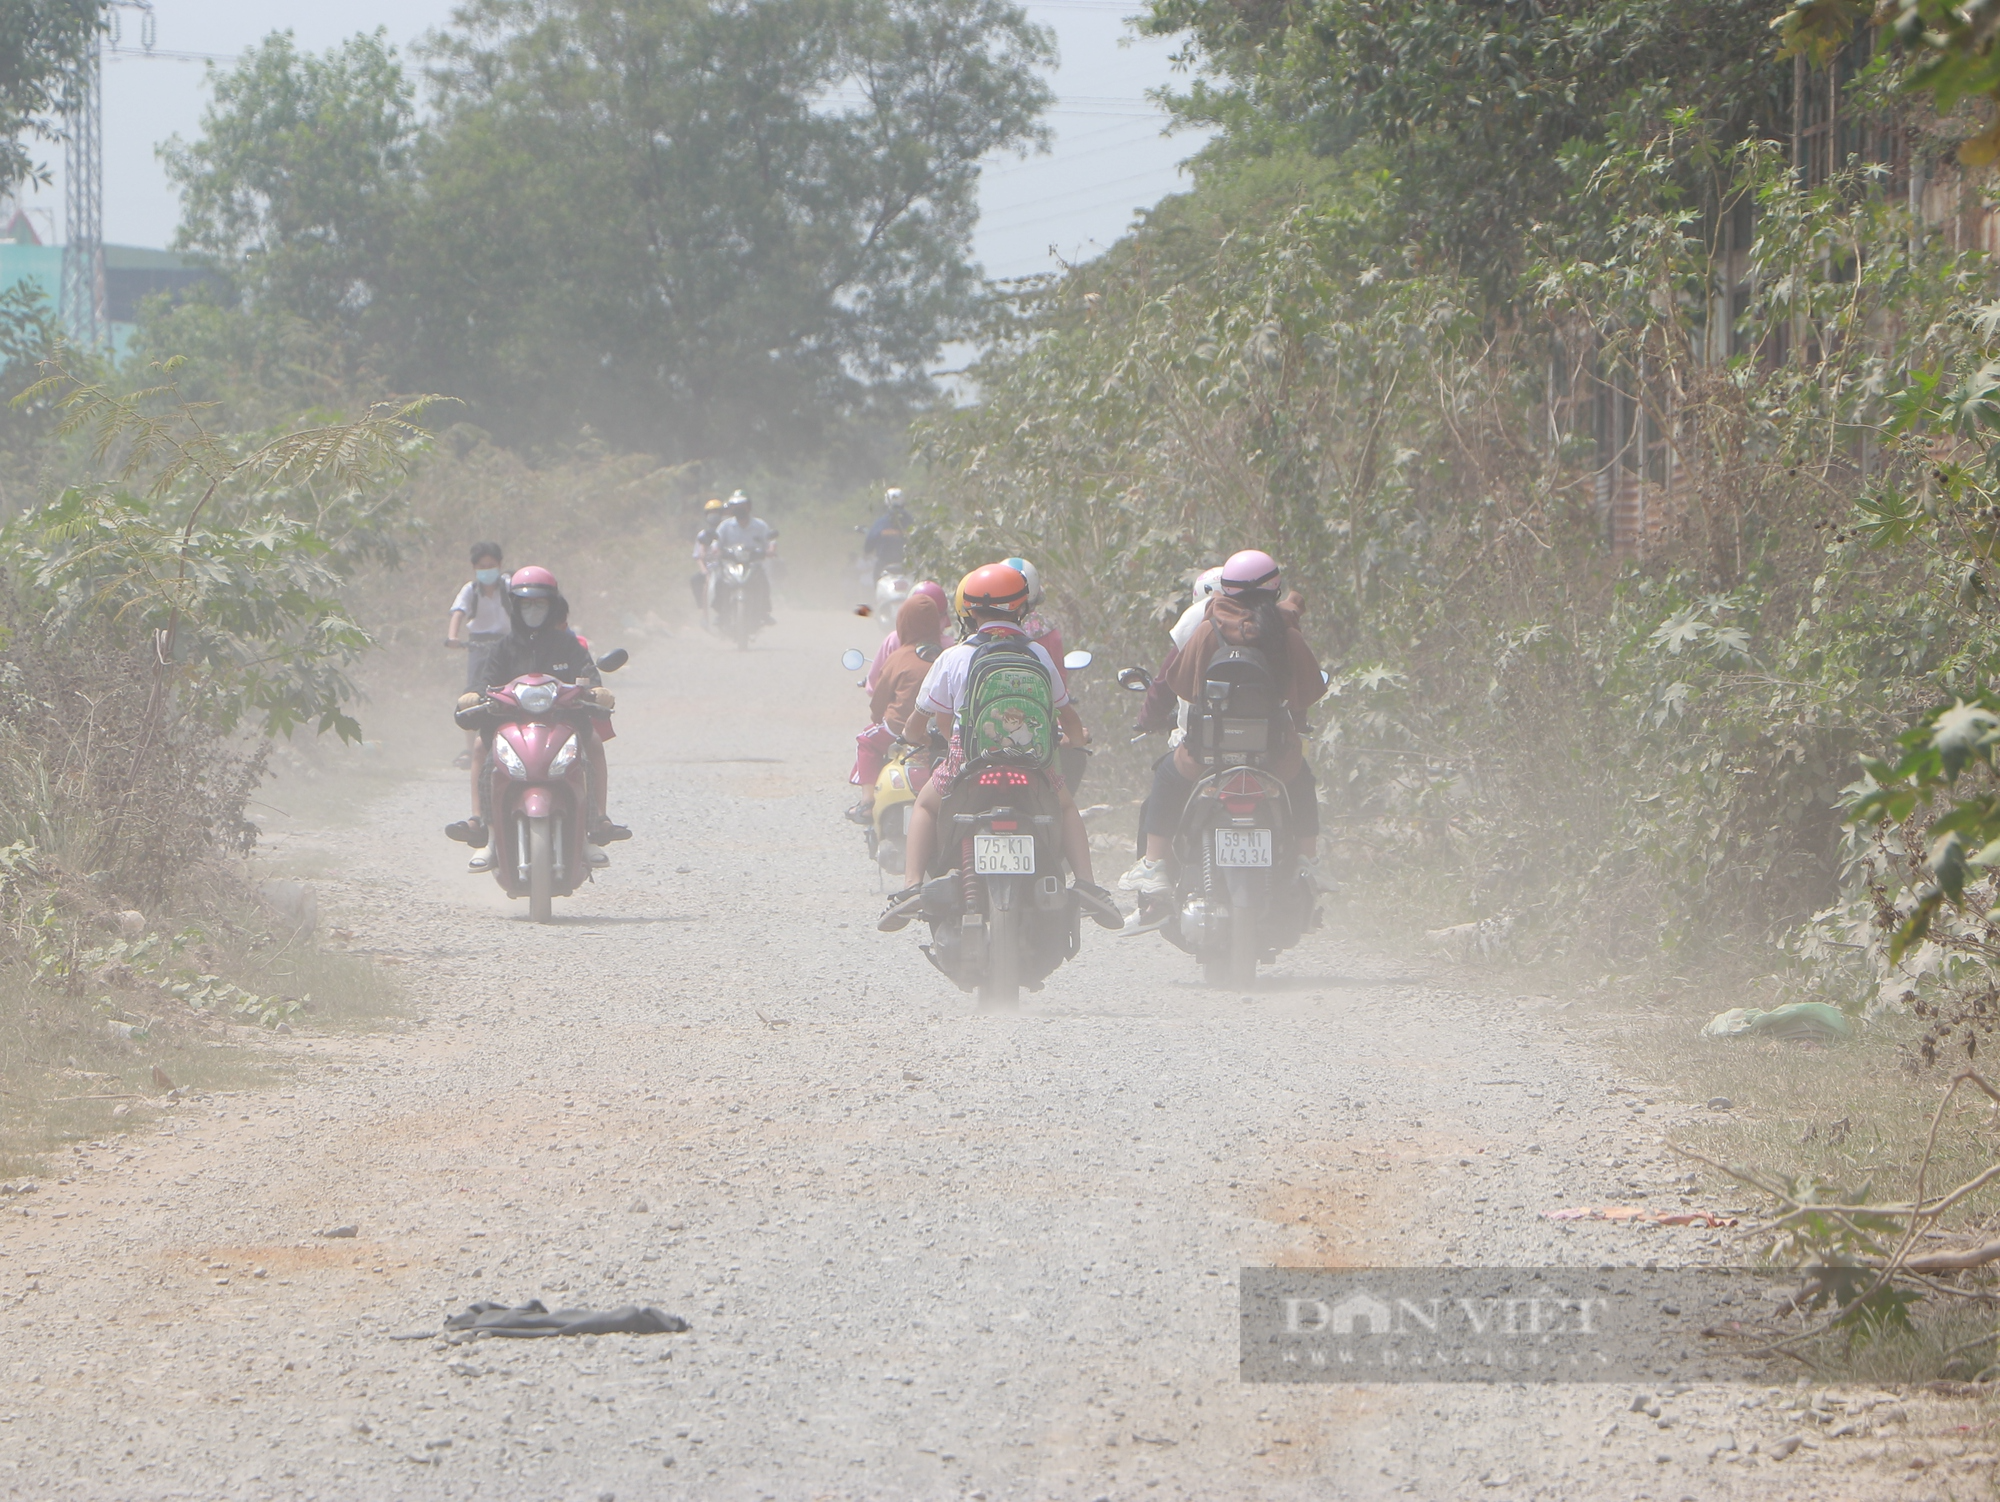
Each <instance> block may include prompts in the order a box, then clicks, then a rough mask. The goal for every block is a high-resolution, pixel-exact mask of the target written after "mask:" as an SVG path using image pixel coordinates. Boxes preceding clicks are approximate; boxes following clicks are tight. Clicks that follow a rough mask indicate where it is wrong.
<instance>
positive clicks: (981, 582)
mask: <svg viewBox="0 0 2000 1502" xmlns="http://www.w3.org/2000/svg"><path fill="white" fill-rule="evenodd" d="M1028 594H1029V590H1028V580H1027V578H1026V576H1025V575H1023V574H1022V572H1021V571H1020V570H1019V569H1017V568H1015V567H1014V566H1013V565H1012V564H1008V563H989V564H987V565H985V566H984V567H983V568H976V569H974V570H973V571H972V572H971V573H969V574H967V575H966V576H965V577H964V578H963V579H961V580H959V581H958V595H957V598H956V599H955V600H953V602H952V603H953V605H955V606H956V607H957V614H958V617H959V620H960V621H961V622H964V621H965V620H966V617H968V616H969V615H971V613H972V612H973V611H975V610H991V611H996V612H998V613H999V614H1001V615H1004V616H1006V617H1007V618H1008V619H1009V620H1015V621H1018V620H1020V619H1021V617H1022V616H1024V615H1026V614H1027V613H1028Z"/></svg>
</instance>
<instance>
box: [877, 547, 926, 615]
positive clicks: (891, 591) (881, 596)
mask: <svg viewBox="0 0 2000 1502" xmlns="http://www.w3.org/2000/svg"><path fill="white" fill-rule="evenodd" d="M915 584H916V581H915V580H914V579H912V578H911V577H910V576H909V574H908V573H906V572H905V571H904V569H903V566H902V564H900V563H891V564H884V565H883V567H882V571H881V572H880V573H878V574H877V575H876V576H875V619H876V620H878V621H881V622H883V623H884V624H885V625H888V626H891V627H893V626H894V625H895V624H896V612H897V611H898V610H900V609H902V608H903V602H904V601H905V600H907V599H909V597H910V590H911V589H912V588H914V587H915Z"/></svg>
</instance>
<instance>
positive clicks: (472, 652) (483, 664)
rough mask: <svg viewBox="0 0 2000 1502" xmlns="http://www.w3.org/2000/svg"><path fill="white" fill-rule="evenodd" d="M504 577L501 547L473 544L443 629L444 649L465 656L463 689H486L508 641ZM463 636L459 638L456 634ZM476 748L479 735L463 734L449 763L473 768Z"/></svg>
mask: <svg viewBox="0 0 2000 1502" xmlns="http://www.w3.org/2000/svg"><path fill="white" fill-rule="evenodd" d="M506 580H507V576H506V575H505V574H504V573H502V572H501V568H500V544H499V543H497V542H475V543H474V544H473V545H472V578H471V579H470V580H469V581H468V582H467V584H466V586H465V588H463V589H461V590H460V591H459V592H458V598H457V599H455V600H453V601H452V602H451V619H450V621H449V622H447V623H446V625H445V628H444V644H445V645H446V646H447V647H459V646H462V647H464V648H465V649H466V653H465V686H466V687H467V688H468V689H481V688H484V687H486V678H485V676H484V675H485V672H486V669H487V666H488V664H489V663H490V662H491V660H492V657H493V653H494V651H495V649H496V648H498V646H499V645H500V643H501V642H503V641H505V640H506V639H507V633H508V631H509V630H510V629H511V627H512V622H511V621H510V620H509V618H508V615H507V594H506ZM460 631H464V632H465V635H464V636H460V635H459V632H460ZM478 749H479V732H478V731H476V730H468V731H466V732H465V749H464V750H463V751H461V752H459V753H458V759H457V760H456V761H454V762H453V763H452V765H453V766H455V767H469V766H471V765H472V753H473V752H474V751H476V750H478Z"/></svg>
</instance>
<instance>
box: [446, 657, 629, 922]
mask: <svg viewBox="0 0 2000 1502" xmlns="http://www.w3.org/2000/svg"><path fill="white" fill-rule="evenodd" d="M627 659H628V654H627V653H626V651H625V649H624V648H623V647H620V648H618V649H617V650H616V651H614V652H607V653H606V654H605V655H604V656H603V657H600V658H599V659H598V660H597V670H598V671H599V672H601V673H611V672H616V671H617V670H618V669H619V668H621V667H623V666H624V665H625V663H626V661H627ZM589 691H590V685H588V684H571V683H564V682H563V681H562V680H561V679H559V678H551V677H548V676H547V675H545V674H541V673H529V674H526V675H524V676H523V677H520V678H516V679H515V680H514V681H513V682H512V683H510V684H508V685H507V686H506V687H505V688H496V689H492V690H490V691H488V693H487V695H486V699H485V701H484V702H483V703H481V704H479V705H477V706H475V707H474V708H472V709H469V710H466V711H463V712H462V713H461V715H460V716H459V723H460V724H461V725H464V726H465V727H466V728H467V729H483V728H486V727H489V726H490V727H491V728H492V730H493V751H492V755H491V756H489V757H488V758H487V762H486V797H485V804H486V827H487V829H488V830H489V831H491V833H490V834H489V835H488V836H487V838H489V839H490V840H492V841H493V842H494V850H493V878H494V880H496V881H498V882H499V883H500V887H501V890H502V891H504V892H505V893H506V894H507V895H508V896H509V897H526V898H527V899H528V916H529V918H530V919H532V920H533V921H534V922H536V923H547V922H548V921H549V919H550V917H551V916H552V913H553V908H554V902H555V899H556V898H558V897H567V896H569V895H570V894H571V893H573V892H575V891H576V889H577V888H578V887H580V886H582V885H583V884H584V883H585V882H587V881H589V880H590V863H589V860H588V859H587V857H586V853H585V850H584V836H585V834H586V833H587V831H588V827H589V823H590V807H591V801H590V786H589V777H590V770H589V758H588V757H586V756H585V755H584V749H583V743H582V741H581V740H579V739H578V737H577V732H576V728H575V724H574V721H575V720H576V719H577V718H578V717H580V716H582V715H585V714H590V713H594V712H595V711H594V710H593V708H592V706H591V704H590V703H589V701H588V700H587V699H586V698H585V697H584V696H585V695H586V694H587V693H588V692H589Z"/></svg>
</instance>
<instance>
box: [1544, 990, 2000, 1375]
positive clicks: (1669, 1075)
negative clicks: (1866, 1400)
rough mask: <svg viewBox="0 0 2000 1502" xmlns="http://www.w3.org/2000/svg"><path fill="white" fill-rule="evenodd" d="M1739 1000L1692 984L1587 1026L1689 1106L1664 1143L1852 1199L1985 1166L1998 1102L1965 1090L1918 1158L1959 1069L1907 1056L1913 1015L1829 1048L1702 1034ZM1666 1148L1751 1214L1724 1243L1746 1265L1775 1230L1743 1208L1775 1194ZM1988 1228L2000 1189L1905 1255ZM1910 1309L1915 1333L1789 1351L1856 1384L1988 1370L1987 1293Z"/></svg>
mask: <svg viewBox="0 0 2000 1502" xmlns="http://www.w3.org/2000/svg"><path fill="white" fill-rule="evenodd" d="M1744 1000H1745V998H1740V997H1739V998H1736V999H1734V1000H1733V1001H1732V1000H1729V999H1721V1000H1718V999H1716V998H1714V997H1705V998H1701V999H1699V1000H1697V998H1696V997H1694V996H1692V995H1690V996H1687V997H1683V998H1678V999H1675V1000H1672V1001H1660V1000H1655V1001H1650V1002H1643V1003H1642V1002H1636V1001H1632V1000H1629V999H1628V1000H1626V1001H1622V1002H1621V1001H1617V1000H1611V1001H1605V1002H1603V1003H1601V1004H1600V1009H1599V1012H1598V1014H1597V1016H1596V1018H1595V1021H1594V1024H1592V1023H1586V1024H1584V1025H1585V1026H1586V1027H1587V1028H1589V1029H1590V1030H1592V1031H1594V1032H1595V1033H1597V1035H1598V1038H1599V1041H1600V1042H1601V1043H1602V1044H1603V1046H1604V1047H1605V1048H1606V1049H1607V1051H1608V1052H1609V1053H1610V1054H1611V1056H1612V1057H1613V1059H1614V1060H1615V1061H1616V1063H1617V1065H1618V1067H1619V1068H1620V1069H1621V1070H1623V1071H1625V1072H1626V1075H1627V1079H1628V1080H1629V1081H1630V1082H1632V1083H1634V1084H1636V1085H1640V1086H1643V1087H1644V1088H1646V1089H1647V1090H1648V1093H1649V1094H1651V1095H1652V1096H1653V1098H1654V1099H1655V1100H1657V1101H1659V1102H1661V1103H1662V1104H1666V1103H1667V1102H1682V1103H1685V1104H1686V1105H1687V1106H1688V1107H1691V1108H1692V1109H1691V1110H1687V1111H1684V1112H1683V1113H1682V1114H1680V1115H1679V1116H1671V1115H1670V1116H1669V1117H1668V1119H1667V1121H1666V1123H1665V1126H1664V1132H1663V1135H1664V1137H1665V1139H1666V1142H1667V1143H1668V1144H1670V1145H1679V1146H1681V1147H1685V1148H1688V1149H1690V1150H1692V1151H1693V1152H1695V1153H1698V1154H1699V1155H1700V1156H1701V1157H1702V1158H1706V1159H1710V1160H1712V1161H1713V1162H1714V1163H1717V1164H1721V1165H1725V1166H1728V1167H1737V1168H1747V1169H1754V1170H1756V1171H1758V1172H1759V1173H1760V1174H1762V1175H1764V1176H1766V1177H1767V1178H1768V1177H1778V1178H1783V1179H1789V1180H1793V1181H1795V1182H1796V1181H1799V1180H1802V1179H1805V1178H1807V1177H1810V1178H1812V1179H1814V1180H1817V1181H1818V1182H1819V1183H1821V1184H1823V1185H1827V1186H1832V1187H1837V1188H1838V1190H1839V1191H1840V1198H1841V1199H1843V1200H1845V1201H1847V1202H1849V1203H1854V1202H1857V1201H1858V1199H1859V1197H1860V1196H1862V1195H1864V1194H1865V1195H1866V1198H1867V1201H1868V1202H1871V1203H1881V1202H1885V1201H1889V1202H1894V1201H1907V1200H1909V1199H1911V1198H1912V1197H1913V1196H1914V1195H1915V1193H1916V1191H1917V1188H1918V1174H1919V1171H1920V1169H1922V1170H1923V1187H1924V1191H1925V1193H1926V1194H1927V1195H1929V1196H1935V1195H1937V1194H1939V1193H1941V1192H1943V1191H1945V1190H1947V1189H1949V1188H1951V1187H1952V1186H1954V1185H1956V1184H1960V1183H1963V1182H1964V1181H1966V1180H1968V1179H1970V1178H1972V1177H1973V1176H1974V1175H1976V1174H1978V1173H1979V1172H1981V1171H1983V1170H1984V1169H1986V1168H1988V1167H1990V1166H1991V1165H1992V1163H1993V1162H1994V1155H1995V1152H1996V1149H2000V1112H1996V1110H1995V1109H1994V1107H1993V1105H1992V1104H1991V1103H1990V1102H1988V1101H1987V1100H1986V1099H1984V1098H1983V1097H1981V1096H1978V1095H1977V1094H1975V1093H1974V1092H1971V1091H1961V1092H1960V1093H1959V1095H1958V1096H1957V1097H1956V1098H1954V1100H1953V1101H1952V1103H1951V1105H1950V1107H1949V1108H1948V1109H1947V1111H1946V1112H1945V1115H1944V1117H1943V1120H1942V1123H1941V1125H1940V1129H1939V1132H1938V1138H1937V1145H1936V1149H1935V1151H1934V1152H1933V1153H1932V1154H1931V1156H1930V1159H1929V1164H1928V1167H1927V1168H1924V1162H1923V1153H1924V1143H1925V1137H1926V1134H1927V1133H1928V1131H1929V1128H1930V1124H1931V1119H1932V1117H1933V1115H1934V1114H1935V1112H1936V1111H1937V1108H1938V1103H1939V1101H1940V1099H1941V1098H1942V1097H1943V1096H1944V1094H1945V1092H1946V1090H1947V1089H1948V1087H1949V1085H1950V1082H1951V1075H1952V1072H1953V1070H1952V1068H1951V1067H1949V1066H1938V1067H1933V1068H1930V1069H1926V1070H1922V1071H1912V1070H1910V1069H1909V1068H1907V1067H1906V1066H1905V1060H1906V1059H1908V1058H1909V1057H1910V1050H1911V1048H1912V1047H1913V1045H1914V1044H1915V1042H1916V1041H1917V1039H1918V1038H1919V1037H1920V1036H1921V1035H1922V1031H1923V1026H1922V1024H1921V1023H1920V1022H1919V1021H1918V1019H1916V1018H1914V1017H1909V1016H1902V1015H1895V1014H1890V1015H1886V1016H1884V1017H1881V1018H1879V1019H1877V1020H1875V1021H1874V1022H1872V1023H1869V1024H1866V1025H1863V1026H1860V1027H1858V1028H1857V1033H1856V1036H1855V1037H1854V1038H1852V1039H1850V1040H1848V1041H1846V1042H1843V1043H1837V1044H1833V1045H1829V1046H1824V1047H1822V1046H1818V1045H1812V1044H1801V1043H1783V1042H1776V1041H1770V1040H1753V1039H1747V1038H1738V1039H1711V1038H1703V1037H1701V1036H1700V1029H1701V1026H1702V1024H1703V1023H1704V1022H1706V1021H1707V1019H1708V1018H1709V1017H1710V1016H1711V1015H1713V1014H1714V1013H1715V1012H1717V1011H1720V1010H1722V1009H1723V1008H1724V1007H1726V1006H1729V1005H1740V1004H1742V1003H1743V1001H1744ZM1571 1025H1572V1026H1574V1025H1576V1024H1574V1023H1572V1024H1571ZM1960 1062H1962V1060H1961V1061H1960ZM1716 1097H1721V1098H1725V1099H1727V1100H1728V1102H1729V1106H1728V1108H1727V1109H1710V1108H1709V1107H1708V1106H1707V1102H1708V1101H1709V1100H1711V1099H1713V1098H1716ZM1662 1157H1663V1159H1664V1160H1665V1161H1664V1162H1663V1165H1662V1166H1663V1167H1664V1168H1667V1169H1668V1170H1669V1171H1671V1172H1674V1173H1676V1174H1692V1175H1693V1176H1694V1178H1693V1185H1694V1187H1695V1189H1696V1195H1697V1201H1698V1202H1699V1203H1700V1204H1702V1205H1704V1206H1719V1207H1727V1208H1738V1207H1742V1208H1747V1209H1749V1210H1750V1211H1751V1216H1750V1217H1746V1225H1745V1229H1744V1230H1743V1231H1742V1232H1741V1233H1740V1235H1739V1239H1738V1241H1737V1243H1736V1246H1735V1247H1734V1249H1733V1252H1732V1255H1733V1256H1734V1257H1735V1258H1736V1259H1737V1260H1739V1261H1742V1262H1744V1263H1751V1262H1755V1261H1757V1260H1759V1259H1760V1258H1761V1257H1762V1255H1763V1254H1764V1252H1765V1250H1766V1249H1767V1247H1768V1246H1769V1244H1770V1238H1769V1237H1768V1236H1767V1235H1764V1234H1762V1233H1760V1232H1759V1231H1758V1230H1757V1228H1756V1226H1755V1225H1754V1224H1752V1223H1751V1220H1752V1218H1755V1217H1762V1216H1763V1215H1764V1214H1766V1213H1767V1212H1770V1211H1771V1210H1773V1208H1774V1206H1773V1204H1772V1202H1771V1200H1770V1199H1769V1198H1768V1197H1766V1196H1764V1195H1762V1194H1759V1193H1758V1192H1757V1191H1755V1190H1754V1189H1752V1188H1750V1187H1749V1186H1747V1185H1745V1184H1743V1183H1741V1182H1740V1181H1738V1180H1736V1179H1734V1178H1731V1177H1729V1176H1727V1175H1725V1174H1722V1173H1719V1172H1717V1171H1715V1170H1714V1169H1713V1168H1710V1167H1708V1166H1706V1165H1704V1164H1702V1163H1700V1162H1697V1161H1694V1160H1692V1159H1688V1158H1683V1157H1678V1156H1676V1155H1672V1154H1671V1152H1670V1150H1663V1153H1662ZM1995 1237H2000V1186H1995V1187H1993V1188H1990V1189H1988V1190H1985V1191H1983V1192H1981V1193H1978V1194H1975V1195H1973V1196H1972V1197H1971V1198H1970V1199H1968V1200H1967V1201H1966V1203H1965V1204H1964V1205H1963V1206H1962V1207H1960V1209H1959V1210H1957V1211H1955V1212H1954V1213H1952V1214H1950V1215H1948V1216H1946V1217H1944V1218H1942V1219H1941V1220H1940V1221H1939V1223H1938V1224H1937V1225H1936V1227H1935V1228H1934V1229H1931V1230H1927V1231H1925V1232H1924V1233H1922V1235H1921V1236H1920V1238H1919V1240H1918V1241H1917V1243H1916V1245H1915V1247H1914V1248H1913V1251H1914V1252H1917V1253H1921V1252H1924V1251H1928V1250H1936V1249H1940V1248H1943V1247H1946V1246H1951V1245H1960V1244H1965V1243H1967V1242H1974V1241H1987V1240H1991V1239H1994V1238H1995ZM1957 1286H1958V1287H1960V1288H1961V1289H1967V1290H1971V1289H1979V1288H1986V1287H1991V1286H1992V1283H1991V1279H1990V1278H1988V1277H1982V1276H1980V1275H1967V1276H1964V1277H1961V1278H1960V1279H1958V1280H1957ZM1912 1314H1913V1321H1914V1323H1913V1327H1912V1328H1910V1329H1907V1330H1888V1331H1883V1332H1872V1333H1870V1334H1869V1335H1868V1337H1867V1338H1862V1339H1855V1340H1850V1339H1849V1338H1848V1336H1847V1335H1846V1334H1845V1333H1836V1334H1834V1335H1830V1336H1827V1337H1825V1338H1822V1339H1819V1340H1816V1341H1814V1342H1811V1343H1809V1344H1808V1345H1806V1346H1805V1347H1803V1348H1802V1349H1801V1350H1800V1351H1799V1353H1798V1354H1799V1355H1800V1356H1801V1358H1802V1359H1804V1360H1805V1361H1807V1362H1808V1363H1809V1364H1810V1365H1811V1366H1812V1368H1813V1369H1815V1370H1816V1371H1817V1372H1819V1373H1820V1374H1821V1375H1822V1376H1825V1377H1828V1378H1830V1379H1834V1380H1839V1381H1849V1382H1878V1383H1881V1382H1898V1383H1911V1382H1923V1381H1930V1380H1935V1379H1939V1378H1955V1379H1961V1380H1966V1379H1971V1378H1973V1377H1975V1376H1976V1375H1978V1374H1979V1373H1981V1372H1986V1371H1988V1370H1989V1369H1990V1368H1992V1367H1993V1366H1994V1364H1995V1361H1996V1352H1995V1351H1994V1349H1993V1347H1992V1346H1991V1344H1990V1343H1989V1344H1986V1345H1980V1344H1979V1343H1978V1341H1977V1337H1979V1336H1980V1335H1981V1334H1982V1333H1986V1332H1991V1331H1992V1330H1993V1329H1994V1327H1995V1323H1996V1321H1995V1316H1994V1310H1993V1307H1992V1305H1990V1304H1987V1303H1983V1302H1980V1301H1974V1300H1967V1299H1964V1298H1960V1297H1954V1296H1950V1295H1933V1296H1931V1297H1929V1298H1927V1299H1925V1300H1924V1301H1923V1302H1922V1303H1921V1304H1919V1305H1917V1306H1916V1307H1915V1308H1914V1309H1913V1311H1912ZM1802 1328H1803V1326H1802Z"/></svg>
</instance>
